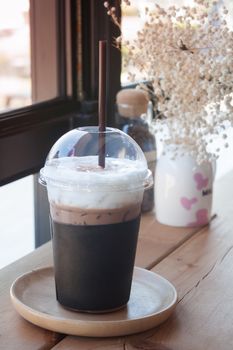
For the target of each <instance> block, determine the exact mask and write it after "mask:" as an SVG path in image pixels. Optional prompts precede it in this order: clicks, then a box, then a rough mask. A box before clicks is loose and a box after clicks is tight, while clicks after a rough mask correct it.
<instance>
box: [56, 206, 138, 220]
mask: <svg viewBox="0 0 233 350" xmlns="http://www.w3.org/2000/svg"><path fill="white" fill-rule="evenodd" d="M140 212H141V205H140V203H137V204H132V205H131V206H123V207H121V208H115V209H82V208H78V207H70V206H63V205H57V204H55V203H53V202H51V203H50V214H51V217H52V219H53V220H54V221H56V222H60V223H63V224H70V225H107V224H114V223H121V222H126V221H130V220H133V219H135V218H136V217H137V216H138V215H140Z"/></svg>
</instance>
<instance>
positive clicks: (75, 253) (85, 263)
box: [41, 128, 151, 312]
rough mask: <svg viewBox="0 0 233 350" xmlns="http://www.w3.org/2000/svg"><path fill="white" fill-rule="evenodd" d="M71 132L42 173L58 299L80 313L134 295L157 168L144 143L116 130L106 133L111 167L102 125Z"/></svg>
mask: <svg viewBox="0 0 233 350" xmlns="http://www.w3.org/2000/svg"><path fill="white" fill-rule="evenodd" d="M80 133H81V135H80ZM68 134H70V135H68V136H66V137H65V138H64V139H63V140H62V141H61V143H60V142H58V143H59V147H58V145H55V149H52V150H51V155H50V156H49V157H48V158H49V159H48V160H47V162H46V165H45V167H44V168H43V170H42V175H41V177H42V178H43V181H46V185H47V190H48V197H49V203H50V215H51V231H52V243H53V254H54V271H55V284H56V295H57V300H58V301H59V302H60V303H61V304H62V305H63V306H65V307H68V308H71V309H75V310H79V311H89V312H107V311H111V310H114V309H117V308H120V307H122V306H124V305H126V304H127V302H128V300H129V296H130V288H131V282H132V273H133V267H134V260H135V253H136V246H137V237H138V231H139V224H140V210H141V209H140V208H141V202H142V198H143V192H144V187H145V185H148V184H149V183H150V181H151V178H150V173H149V172H148V170H147V167H146V160H145V159H144V156H143V153H142V152H141V150H140V149H139V147H138V146H137V145H135V144H134V141H133V140H131V139H130V138H129V137H128V136H127V135H126V136H125V135H124V134H123V133H121V132H119V131H118V130H116V129H107V131H106V135H105V137H106V159H105V167H104V168H101V167H100V166H99V165H98V145H97V144H98V142H97V141H98V140H97V138H98V136H97V134H98V133H97V131H96V128H94V129H93V128H84V129H78V130H76V131H75V132H73V135H72V132H70V133H68ZM74 136H76V137H74ZM68 140H69V142H68ZM66 141H67V142H66ZM61 144H62V147H61ZM66 144H67V145H68V144H69V147H68V146H65V145H66ZM71 146H72V147H71ZM70 147H71V148H70ZM57 148H59V149H60V150H59V151H58V150H57ZM66 148H67V154H64V149H66ZM61 149H62V150H61ZM55 151H56V152H55Z"/></svg>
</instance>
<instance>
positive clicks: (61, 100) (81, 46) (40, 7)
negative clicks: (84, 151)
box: [0, 0, 120, 246]
mask: <svg viewBox="0 0 233 350" xmlns="http://www.w3.org/2000/svg"><path fill="white" fill-rule="evenodd" d="M1 1H2V0H1ZM12 1H13V0H11V1H9V3H10V2H12ZM2 2H3V1H2ZM15 2H16V3H17V4H18V5H17V6H19V3H21V2H22V3H23V4H24V6H25V10H27V11H28V14H29V15H28V18H27V20H28V22H27V23H29V26H28V29H27V30H28V32H29V27H30V49H31V56H30V57H31V60H30V61H31V62H30V63H31V64H30V65H29V68H28V70H27V72H26V73H27V76H29V80H30V84H29V85H31V90H30V87H29V88H28V90H27V94H28V96H29V98H28V99H27V100H24V101H23V102H22V101H20V104H19V103H18V100H17V103H16V99H15V98H14V97H12V98H11V101H10V106H9V105H8V106H4V107H3V108H2V109H1V110H0V156H1V161H0V185H1V186H4V185H6V184H10V183H11V182H13V181H15V180H18V179H21V178H24V177H25V176H27V175H31V174H34V188H35V196H34V202H35V226H36V246H38V245H40V244H42V243H44V242H45V241H47V240H48V239H49V238H50V236H49V221H48V211H47V209H46V197H47V196H46V193H45V191H44V190H43V188H41V186H40V185H38V181H37V180H38V179H37V177H38V175H37V174H38V171H39V169H40V168H41V167H42V166H43V164H44V162H45V158H46V155H47V154H48V151H49V149H50V148H51V146H52V145H53V144H54V142H55V141H56V140H57V139H58V138H59V137H60V136H61V135H62V134H64V133H65V132H67V131H68V130H69V129H70V128H73V127H75V126H78V125H84V124H85V125H87V124H96V118H97V98H98V91H97V89H98V69H97V67H98V41H99V40H100V39H108V41H109V45H108V59H107V61H108V67H107V70H108V76H111V80H110V79H109V80H108V94H109V95H108V111H109V112H108V116H109V119H108V124H109V125H113V124H114V113H113V111H114V101H115V94H116V92H117V91H118V90H119V88H120V53H119V52H118V51H117V50H116V49H115V48H113V46H112V37H113V36H114V31H115V30H116V28H115V27H114V25H113V24H112V23H111V21H109V18H108V16H106V13H105V11H104V8H103V3H102V2H94V1H91V0H40V1H38V0H17V1H16V0H15ZM116 2H117V1H116ZM4 6H5V2H4ZM0 7H1V3H0ZM11 8H12V6H11ZM0 47H1V44H0ZM113 72H114V74H113ZM30 78H31V79H30ZM0 79H1V78H0ZM0 85H1V83H0ZM28 91H29V92H28ZM30 95H31V97H30ZM13 100H14V101H13ZM21 102H22V103H21ZM8 107H10V108H8ZM19 234H20V233H19Z"/></svg>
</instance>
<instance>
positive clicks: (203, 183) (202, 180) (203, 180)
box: [194, 173, 209, 191]
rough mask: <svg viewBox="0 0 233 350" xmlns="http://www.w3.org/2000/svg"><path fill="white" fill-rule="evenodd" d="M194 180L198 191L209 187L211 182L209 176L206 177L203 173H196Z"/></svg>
mask: <svg viewBox="0 0 233 350" xmlns="http://www.w3.org/2000/svg"><path fill="white" fill-rule="evenodd" d="M194 180H195V182H196V185H197V189H198V191H200V190H202V189H203V188H205V187H207V185H208V182H209V179H208V178H207V177H204V176H203V175H202V174H201V173H196V174H194Z"/></svg>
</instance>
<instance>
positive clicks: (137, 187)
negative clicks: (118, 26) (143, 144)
mask: <svg viewBox="0 0 233 350" xmlns="http://www.w3.org/2000/svg"><path fill="white" fill-rule="evenodd" d="M105 161H106V163H105V168H104V169H102V168H101V167H99V166H98V156H85V157H63V158H57V159H56V158H55V159H52V160H49V161H48V162H47V163H46V165H45V167H44V168H43V169H42V171H41V177H42V178H43V179H44V180H45V182H46V184H47V190H48V197H49V201H50V202H52V203H54V204H57V205H59V206H61V205H62V206H68V207H78V208H81V209H114V208H121V207H123V206H127V205H132V203H133V204H136V203H140V202H141V201H142V197H143V192H144V185H145V181H146V180H148V169H147V165H146V162H145V163H144V162H143V161H137V160H130V159H121V158H117V159H116V158H108V157H106V160H105Z"/></svg>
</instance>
